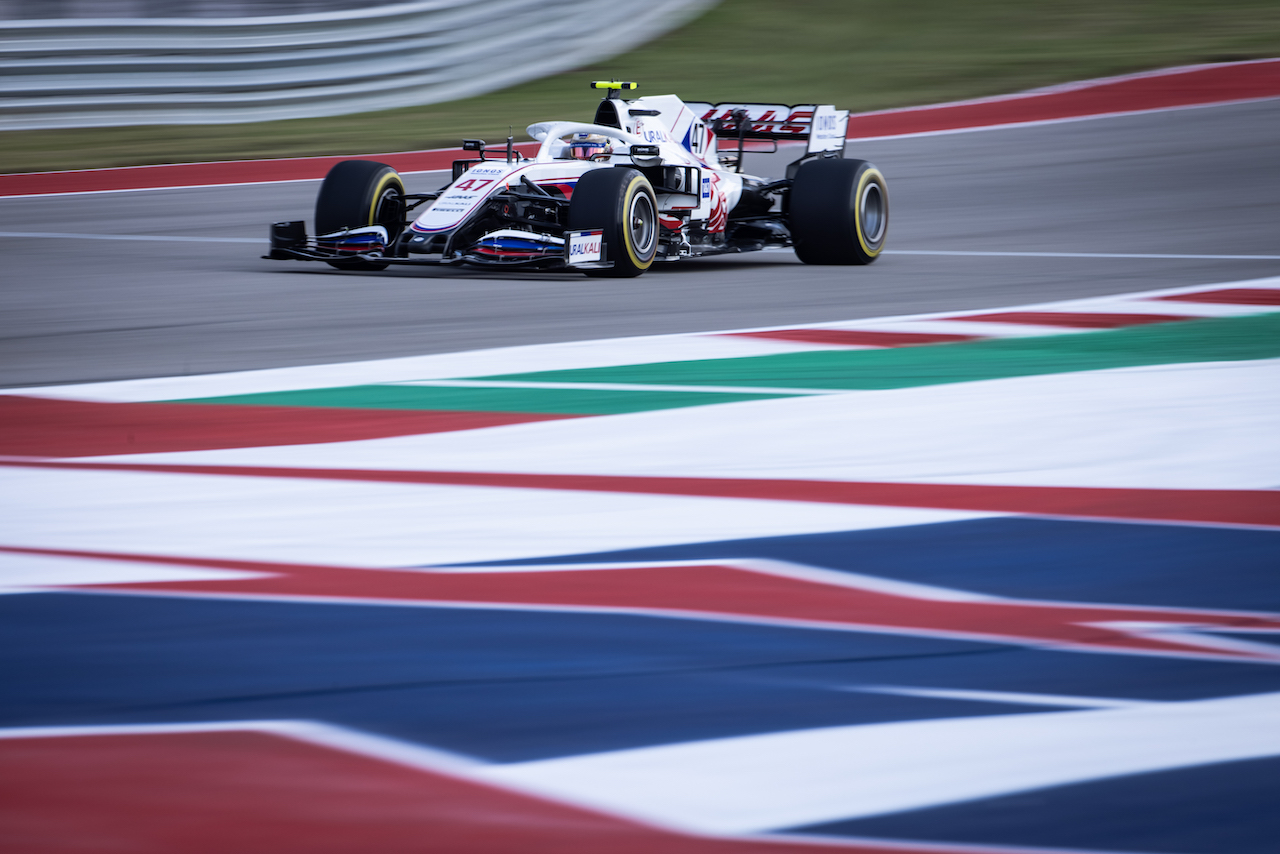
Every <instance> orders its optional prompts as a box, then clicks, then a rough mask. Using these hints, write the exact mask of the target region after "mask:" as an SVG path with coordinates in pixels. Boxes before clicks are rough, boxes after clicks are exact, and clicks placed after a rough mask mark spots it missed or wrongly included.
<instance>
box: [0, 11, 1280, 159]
mask: <svg viewBox="0 0 1280 854" xmlns="http://www.w3.org/2000/svg"><path fill="white" fill-rule="evenodd" d="M1278 55H1280V3H1276V2H1275V0H1218V2H1216V3H1206V2H1204V0H1054V2H1046V0H971V2H968V3H956V2H954V0H897V1H896V2H890V1H889V0H879V2H872V0H791V2H788V3H780V2H778V0H722V2H721V3H720V5H718V6H717V7H715V8H713V9H712V10H711V11H710V12H708V13H706V14H705V15H703V16H702V17H701V18H699V19H697V20H695V21H693V22H692V23H690V24H688V25H686V26H685V27H684V28H682V29H680V30H678V31H676V32H674V33H671V34H669V35H667V36H665V37H663V38H661V39H659V40H658V41H656V42H653V43H651V44H649V45H645V46H643V47H641V48H639V49H637V50H635V51H632V52H630V53H628V54H625V55H623V56H619V57H615V58H613V59H611V60H608V61H607V62H604V63H600V64H598V65H594V66H589V67H587V68H582V69H578V70H575V71H572V72H568V73H564V74H558V75H554V76H552V77H548V78H544V79H541V80H535V81H531V82H529V83H526V84H523V85H520V86H516V87H513V88H510V89H506V90H503V91H501V92H494V93H491V94H488V95H484V96H481V97H477V98H471V99H468V100H465V101H457V102H452V103H447V104H434V105H429V106H423V107H410V108H404V109H399V110H390V111H385V112H379V113H364V114H360V115H351V116H337V117H332V118H321V119H295V120H291V121H280V122H260V123H255V124H237V125H185V126H156V127H127V128H96V129H75V130H46V131H7V132H2V133H0V171H4V172H21V171H39V170H48V169H72V168H88V167H102V166H124V165H135V164H143V163H164V162H177V161H199V160H223V159H243V158H255V157H284V156H297V155H318V154H367V153H376V152H384V151H403V150H413V149H422V148H435V147H442V146H449V145H456V144H457V143H458V141H459V140H460V139H461V138H462V137H464V136H480V137H483V138H485V139H487V140H490V141H494V140H499V139H502V138H505V137H506V134H507V127H508V125H511V126H513V127H515V128H516V134H517V137H518V138H524V137H523V128H524V127H525V126H526V125H528V124H530V123H532V122H535V121H541V120H546V119H552V118H578V117H582V118H587V117H589V116H590V114H591V112H592V111H593V109H594V103H595V100H596V97H597V96H596V95H595V94H594V93H592V92H590V91H589V90H588V89H587V88H586V83H587V81H589V80H592V79H600V78H602V77H613V78H615V79H623V80H635V81H638V82H639V83H640V85H641V92H642V93H645V92H647V93H650V94H660V93H666V92H675V93H677V94H679V95H682V96H683V97H685V98H688V99H690V100H709V101H729V100H754V101H770V102H779V103H788V104H796V103H813V102H817V103H833V104H836V105H837V106H839V107H841V108H845V109H850V110H854V111H862V110H872V109H879V108H884V107H894V106H907V105H912V104H927V103H933V102H937V101H945V100H954V99H959V98H971V97H979V96H983V95H994V94H1001V93H1005V92H1014V91H1018V90H1022V89H1028V88H1033V87H1038V86H1046V85H1050V84H1054V83H1063V82H1067V81H1071V80H1079V79H1084V78H1089V77H1099V76H1105V75H1110V74H1122V73H1126V72H1133V71H1141V70H1144V69H1151V68H1160V67H1165V66H1170V65H1181V64H1188V63H1196V62H1214V61H1230V60H1239V59H1250V58H1262V57H1270V56H1278Z"/></svg>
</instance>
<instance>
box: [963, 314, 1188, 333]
mask: <svg viewBox="0 0 1280 854" xmlns="http://www.w3.org/2000/svg"><path fill="white" fill-rule="evenodd" d="M964 319H965V320H982V321H985V322H987V323H1029V324H1032V325H1034V326H1067V327H1071V328H1073V329H1122V328H1124V327H1126V326H1144V325H1146V324H1148V323H1172V322H1175V321H1181V320H1186V319H1187V317H1186V316H1185V315H1176V314H1113V313H1103V312H1076V311H1001V312H994V313H991V314H966V315H964Z"/></svg>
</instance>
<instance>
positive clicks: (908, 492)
mask: <svg viewBox="0 0 1280 854" xmlns="http://www.w3.org/2000/svg"><path fill="white" fill-rule="evenodd" d="M0 467H18V468H44V469H62V470H80V471H101V472H150V473H156V474H198V475H216V476H225V477H256V478H288V479H302V480H332V481H365V482H374V483H405V484H434V485H451V486H481V487H500V488H508V489H545V490H566V491H572V492H611V493H627V494H633V495H672V496H675V495H679V496H697V497H706V498H741V499H746V500H764V501H799V502H808V503H817V504H859V505H870V506H880V507H927V508H933V509H939V510H967V511H977V512H993V513H1014V514H1019V515H1025V516H1050V517H1062V518H1075V519H1120V520H1130V521H1159V522H1183V523H1192V524H1207V525H1241V526H1258V527H1280V491H1277V490H1259V489H1240V490H1232V489H1127V488H1109V487H1097V488H1095V487H1051V486H986V485H971V484H954V483H873V482H849V481H824V480H795V479H761V478H711V477H706V478H701V477H656V476H655V477H646V476H613V475H573V474H520V473H508V472H467V471H396V470H377V469H338V468H332V469H331V468H297V467H292V468H286V467H279V466H218V465H180V464H161V463H77V462H57V461H48V460H22V459H9V460H0Z"/></svg>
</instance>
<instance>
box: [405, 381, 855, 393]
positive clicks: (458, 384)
mask: <svg viewBox="0 0 1280 854" xmlns="http://www.w3.org/2000/svg"><path fill="white" fill-rule="evenodd" d="M392 385H412V386H431V387H434V386H439V387H440V388H528V389H572V390H573V391H675V392H693V393H703V394H705V393H713V394H722V393H727V394H784V395H798V394H840V393H841V392H842V391H845V390H844V389H813V388H774V387H772V386H735V385H702V386H697V385H645V384H642V383H572V382H569V383H553V382H545V383H543V382H523V381H517V380H412V381H410V382H399V383H392Z"/></svg>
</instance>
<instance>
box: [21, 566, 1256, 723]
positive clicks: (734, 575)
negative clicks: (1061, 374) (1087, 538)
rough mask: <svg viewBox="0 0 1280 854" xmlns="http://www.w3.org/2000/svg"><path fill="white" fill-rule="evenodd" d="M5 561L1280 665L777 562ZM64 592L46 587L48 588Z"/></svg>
mask: <svg viewBox="0 0 1280 854" xmlns="http://www.w3.org/2000/svg"><path fill="white" fill-rule="evenodd" d="M0 553H5V554H15V555H19V556H22V557H25V558H26V559H27V560H28V561H30V560H31V559H32V558H33V557H43V558H44V559H45V560H46V561H49V562H50V563H56V560H55V559H56V558H58V557H62V558H67V559H68V562H69V563H72V564H73V566H76V568H77V569H79V566H80V565H81V564H82V563H90V564H91V565H92V563H94V562H102V563H107V564H111V563H123V564H125V565H127V566H128V567H130V568H131V571H134V572H136V571H137V570H136V569H134V567H136V566H138V565H142V566H146V565H151V566H163V567H182V568H183V569H184V570H187V571H190V570H191V569H195V568H198V569H201V570H205V571H207V570H211V569H212V570H219V571H221V573H222V574H223V575H224V576H226V575H231V576H232V577H230V578H226V577H213V578H201V577H191V578H181V577H179V578H157V579H154V580H151V579H146V578H139V579H136V580H126V581H120V582H116V581H112V580H110V579H109V578H106V577H104V578H103V580H102V581H96V582H95V581H93V580H92V579H90V580H85V581H82V582H80V583H79V584H77V585H74V586H79V587H88V588H93V589H105V590H112V591H116V592H130V591H132V592H141V593H150V594H156V593H163V592H169V593H176V594H180V595H189V596H200V595H215V596H219V597H223V598H228V597H229V598H248V599H263V598H265V599H273V600H287V601H292V600H301V599H306V600H325V599H331V598H333V599H340V600H343V601H347V602H360V601H366V602H378V603H380V604H402V605H420V606H435V607H445V606H455V607H457V606H460V607H468V608H483V607H486V606H488V607H497V608H516V609H526V608H533V609H535V610H565V611H573V612H584V611H585V612H594V613H628V614H648V615H655V616H667V617H684V618H692V619H711V620H728V621H735V622H749V623H758V624H765V625H787V626H796V627H805V628H814V629H838V630H853V631H872V632H888V633H897V632H908V633H910V634H921V635H927V636H931V637H940V638H958V639H964V640H973V641H994V642H997V643H1013V644H1018V645H1027V646H1033V647H1046V646H1047V647H1051V648H1055V649H1069V650H1073V651H1077V652H1094V653H1114V654H1123V655H1155V656H1173V657H1179V658H1188V657H1190V658H1206V657H1207V658H1211V659H1215V660H1232V661H1253V662H1258V663H1268V664H1280V649H1277V648H1276V647H1275V646H1274V645H1269V644H1243V643H1240V642H1229V643H1226V644H1225V645H1224V644H1223V643H1222V641H1221V639H1220V638H1218V637H1216V636H1214V635H1212V634H1208V635H1206V634H1203V633H1201V632H1193V631H1187V630H1186V629H1187V624H1188V623H1191V624H1193V625H1194V626H1195V627H1197V628H1199V629H1200V630H1202V632H1210V633H1212V632H1215V631H1221V632H1254V633H1268V634H1275V633H1280V620H1277V616H1276V615H1274V614H1268V613H1265V612H1263V613H1243V612H1232V611H1214V610H1206V609H1181V608H1158V607H1157V608H1152V607H1144V606H1126V605H1112V604H1086V603H1075V602H1058V601H1037V600H1027V599H1004V598H996V597H983V596H981V595H973V594H970V593H968V591H963V590H954V589H951V588H937V587H932V586H929V585H911V584H902V583H895V582H893V581H892V580H888V581H887V580H886V579H883V578H879V577H875V576H865V575H857V574H852V573H848V574H847V573H843V572H838V571H830V570H822V569H817V568H814V567H808V566H802V565H796V564H790V563H786V562H780V561H767V560H766V561H758V560H757V561H753V560H737V561H735V560H721V561H715V560H708V561H678V562H675V563H673V564H664V563H654V564H640V565H629V566H613V565H609V564H604V565H601V566H595V567H593V566H574V567H569V568H564V567H538V568H531V567H527V566H525V567H518V568H512V567H487V568H485V570H484V571H482V572H451V571H444V572H438V571H434V568H433V567H428V568H425V569H417V568H409V569H395V568H392V569H371V568H363V567H351V566H334V565H315V564H311V565H308V564H296V563H294V564H286V563H266V562H257V561H236V560H221V559H217V558H190V557H171V556H167V555H136V554H128V553H114V552H85V551H72V550H56V549H34V548H21V547H17V548H14V547H0ZM77 558H78V559H80V560H76V559H77ZM80 571H81V572H84V571H83V570H82V569H81V570H80ZM103 574H104V575H105V572H104V573H103ZM56 585H57V582H56V581H50V582H49V584H48V585H44V586H46V587H55V586H56ZM905 690H909V689H902V691H905ZM902 691H899V692H898V693H902ZM1022 702H1026V701H1025V700H1024V701H1022Z"/></svg>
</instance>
